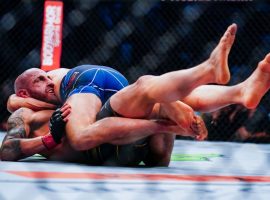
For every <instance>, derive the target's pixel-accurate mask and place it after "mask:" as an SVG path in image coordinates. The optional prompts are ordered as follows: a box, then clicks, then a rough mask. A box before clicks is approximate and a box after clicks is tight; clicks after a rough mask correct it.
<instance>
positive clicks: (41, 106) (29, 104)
mask: <svg viewBox="0 0 270 200" xmlns="http://www.w3.org/2000/svg"><path fill="white" fill-rule="evenodd" d="M22 107H26V108H29V109H31V110H33V111H41V110H54V109H55V108H56V105H54V104H50V103H46V102H43V101H39V100H37V99H33V98H30V97H28V98H22V97H18V96H17V95H15V94H12V95H10V97H9V99H8V102H7V109H8V111H9V112H11V113H12V112H14V111H16V110H18V109H19V108H22Z"/></svg>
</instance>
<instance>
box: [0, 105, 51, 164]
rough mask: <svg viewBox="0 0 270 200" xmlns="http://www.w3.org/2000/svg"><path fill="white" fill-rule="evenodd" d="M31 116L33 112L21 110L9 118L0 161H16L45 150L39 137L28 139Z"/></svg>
mask: <svg viewBox="0 0 270 200" xmlns="http://www.w3.org/2000/svg"><path fill="white" fill-rule="evenodd" d="M32 116H33V111H31V110H29V109H25V108H21V109H19V110H17V111H16V112H14V113H13V114H12V115H11V116H10V117H9V119H8V130H7V135H6V136H5V138H4V140H3V142H2V146H1V149H0V155H1V157H0V158H1V160H5V161H17V160H19V159H23V158H25V157H28V156H31V155H34V154H35V153H39V152H41V151H43V150H46V147H45V146H44V145H43V142H42V139H41V138H42V137H41V136H40V137H36V138H28V137H29V133H30V128H31V127H30V125H31V124H30V123H31V117H32Z"/></svg>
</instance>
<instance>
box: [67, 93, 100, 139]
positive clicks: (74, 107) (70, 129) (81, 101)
mask: <svg viewBox="0 0 270 200" xmlns="http://www.w3.org/2000/svg"><path fill="white" fill-rule="evenodd" d="M66 102H67V103H68V104H69V105H70V106H71V114H70V116H69V118H68V122H67V124H66V133H67V134H68V135H70V134H75V133H77V132H80V131H81V130H83V129H84V128H86V127H87V126H88V125H90V124H92V123H93V122H95V121H96V114H97V113H98V112H99V110H100V108H101V105H102V103H101V101H100V99H99V98H98V97H97V96H96V95H94V94H89V93H80V94H74V95H72V96H70V97H69V98H68V99H67V101H66Z"/></svg>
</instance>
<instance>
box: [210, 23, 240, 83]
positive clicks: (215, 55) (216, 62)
mask: <svg viewBox="0 0 270 200" xmlns="http://www.w3.org/2000/svg"><path fill="white" fill-rule="evenodd" d="M236 31H237V25H236V24H232V25H230V26H229V27H228V28H227V30H226V32H225V33H224V35H223V36H222V38H221V39H220V41H219V43H218V45H217V47H216V48H215V49H214V50H213V52H212V53H211V55H210V58H209V59H208V60H207V61H206V62H208V64H209V66H211V67H213V70H214V75H215V77H216V80H215V82H216V83H218V84H226V83H228V81H229V80H230V71H229V67H228V55H229V53H230V50H231V47H232V45H233V43H234V39H235V34H236Z"/></svg>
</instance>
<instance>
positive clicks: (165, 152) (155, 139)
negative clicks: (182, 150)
mask: <svg viewBox="0 0 270 200" xmlns="http://www.w3.org/2000/svg"><path fill="white" fill-rule="evenodd" d="M174 140H175V135H173V134H167V133H164V134H157V135H153V136H151V137H150V139H149V143H148V144H149V153H148V156H147V158H146V160H144V163H145V164H146V165H148V166H168V165H169V163H170V160H171V154H172V150H173V146H174Z"/></svg>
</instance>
